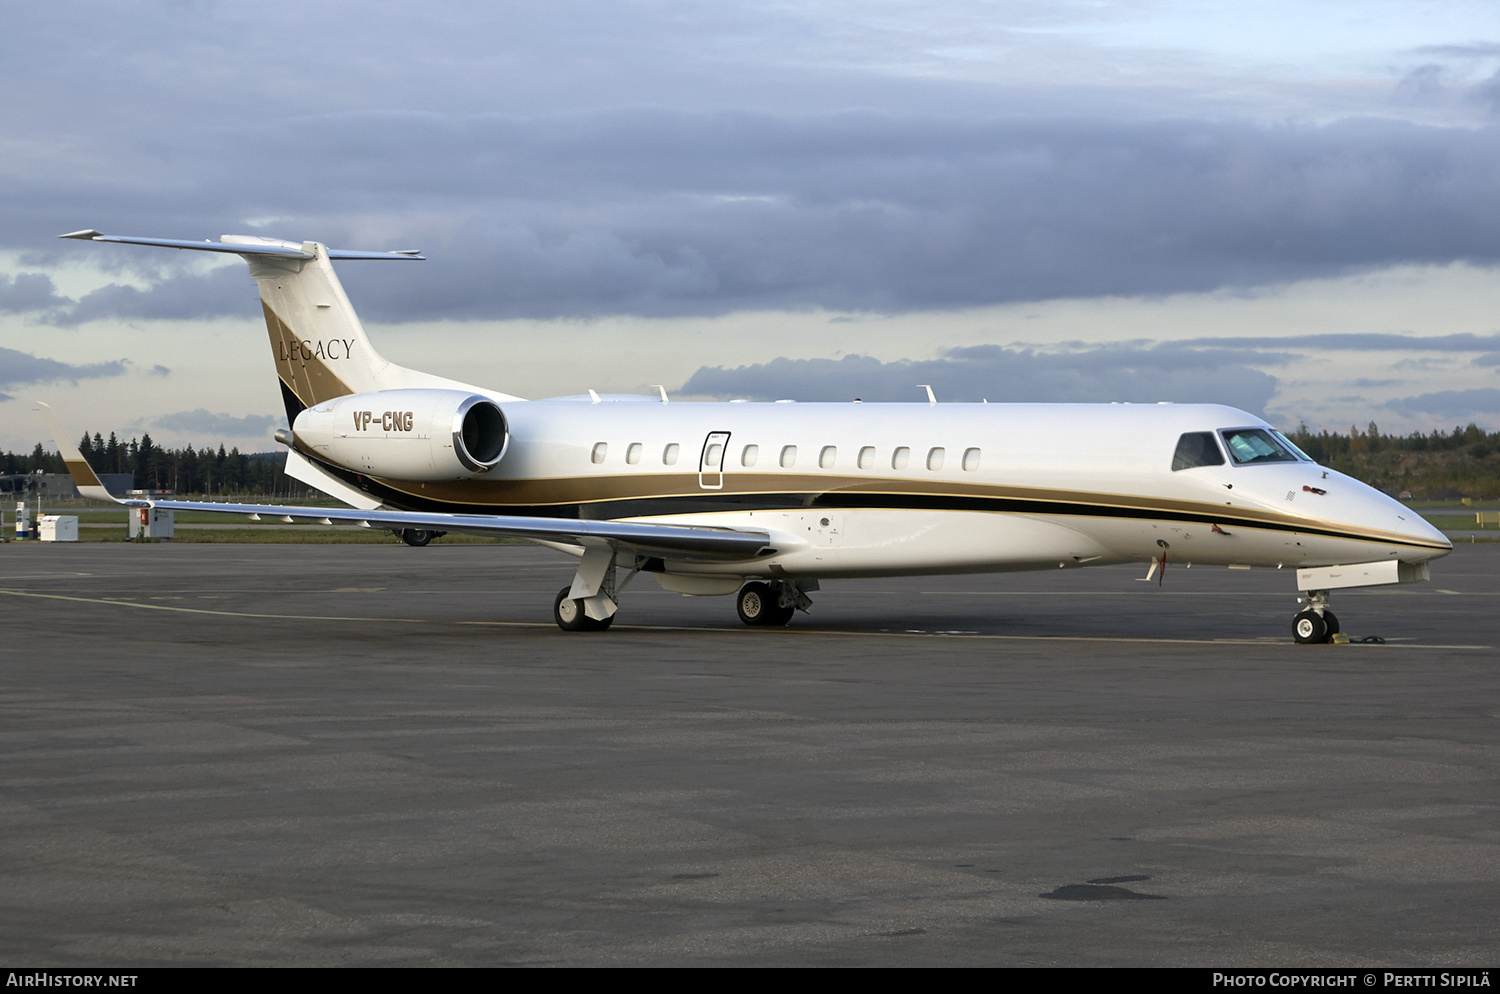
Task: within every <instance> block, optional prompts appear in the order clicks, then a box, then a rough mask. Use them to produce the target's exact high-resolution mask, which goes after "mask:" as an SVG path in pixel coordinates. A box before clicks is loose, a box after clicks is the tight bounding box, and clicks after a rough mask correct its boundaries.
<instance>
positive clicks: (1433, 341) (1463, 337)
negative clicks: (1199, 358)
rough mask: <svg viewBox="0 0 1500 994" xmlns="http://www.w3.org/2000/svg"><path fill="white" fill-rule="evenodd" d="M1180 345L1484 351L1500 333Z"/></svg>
mask: <svg viewBox="0 0 1500 994" xmlns="http://www.w3.org/2000/svg"><path fill="white" fill-rule="evenodd" d="M1179 344H1182V345H1188V346H1224V347H1227V348H1245V349H1263V348H1281V349H1354V350H1357V351H1360V352H1370V351H1375V350H1382V351H1386V350H1390V351H1399V350H1405V351H1411V352H1483V351H1486V350H1489V349H1500V334H1497V335H1474V334H1470V333H1468V332H1463V333H1460V334H1455V335H1399V334H1388V333H1381V332H1351V333H1347V334H1338V335H1284V336H1279V337H1278V336H1274V335H1256V336H1239V337H1226V338H1193V339H1187V340H1184V341H1182V342H1180V343H1179Z"/></svg>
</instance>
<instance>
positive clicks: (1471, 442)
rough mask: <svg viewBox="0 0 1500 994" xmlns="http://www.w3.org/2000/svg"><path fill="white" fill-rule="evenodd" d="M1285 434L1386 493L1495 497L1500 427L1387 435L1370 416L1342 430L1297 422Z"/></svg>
mask: <svg viewBox="0 0 1500 994" xmlns="http://www.w3.org/2000/svg"><path fill="white" fill-rule="evenodd" d="M1287 437H1288V438H1290V439H1291V440H1292V441H1293V442H1295V443H1296V444H1297V446H1298V448H1300V449H1301V450H1302V451H1303V452H1306V453H1307V454H1308V455H1310V456H1312V457H1313V459H1315V460H1317V461H1318V462H1319V463H1322V464H1323V465H1324V466H1327V467H1328V468H1330V469H1336V470H1338V471H1339V472H1340V473H1345V474H1348V475H1349V476H1352V477H1354V478H1355V479H1356V480H1360V481H1362V482H1364V483H1368V484H1369V485H1370V486H1372V487H1376V488H1378V489H1381V490H1384V491H1386V492H1388V493H1392V494H1397V495H1399V494H1401V493H1410V494H1411V495H1412V496H1413V497H1416V498H1423V497H1427V496H1428V495H1430V494H1433V493H1435V492H1437V491H1439V490H1457V491H1459V492H1461V493H1462V494H1464V495H1465V496H1467V497H1500V432H1491V433H1486V432H1485V430H1484V429H1483V428H1480V427H1479V426H1478V425H1475V424H1470V425H1468V426H1467V427H1462V428H1459V427H1455V428H1454V429H1453V431H1451V432H1444V431H1439V430H1433V431H1432V432H1430V433H1428V434H1425V435H1424V434H1423V433H1422V432H1419V431H1418V432H1412V433H1411V434H1410V435H1387V434H1385V433H1384V432H1382V431H1381V430H1380V427H1379V426H1378V425H1376V424H1375V422H1373V421H1371V422H1370V424H1369V426H1368V427H1366V428H1365V430H1364V431H1361V430H1360V429H1359V427H1358V426H1357V425H1356V426H1354V427H1352V428H1350V429H1349V434H1347V435H1344V434H1341V433H1339V432H1330V431H1321V432H1318V433H1317V434H1314V433H1313V432H1312V430H1311V429H1309V428H1308V427H1307V425H1305V424H1303V425H1298V426H1297V429H1296V431H1292V432H1289V433H1288V435H1287Z"/></svg>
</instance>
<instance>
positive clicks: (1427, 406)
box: [1383, 387, 1500, 419]
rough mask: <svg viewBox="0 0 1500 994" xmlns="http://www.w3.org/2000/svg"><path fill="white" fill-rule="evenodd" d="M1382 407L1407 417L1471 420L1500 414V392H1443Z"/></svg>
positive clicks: (1403, 399)
mask: <svg viewBox="0 0 1500 994" xmlns="http://www.w3.org/2000/svg"><path fill="white" fill-rule="evenodd" d="M1383 406H1385V407H1387V408H1389V409H1390V410H1392V411H1395V412H1396V413H1398V414H1402V415H1405V416H1408V417H1411V416H1414V415H1416V414H1429V415H1434V414H1435V415H1437V416H1439V417H1448V418H1459V419H1462V418H1469V417H1473V416H1474V415H1476V414H1500V389H1496V388H1495V387H1484V388H1482V389H1478V390H1440V391H1438V392H1436V393H1424V394H1421V395H1419V396H1416V397H1402V398H1400V399H1399V400H1391V401H1387V402H1386V403H1385V404H1384V405H1383Z"/></svg>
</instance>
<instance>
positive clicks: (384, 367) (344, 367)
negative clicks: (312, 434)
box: [220, 235, 413, 424]
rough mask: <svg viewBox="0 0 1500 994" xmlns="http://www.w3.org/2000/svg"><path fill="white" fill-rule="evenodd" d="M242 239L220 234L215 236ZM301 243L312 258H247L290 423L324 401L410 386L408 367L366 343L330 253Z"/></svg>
mask: <svg viewBox="0 0 1500 994" xmlns="http://www.w3.org/2000/svg"><path fill="white" fill-rule="evenodd" d="M241 237H243V236H236V235H225V236H224V237H223V238H222V239H220V240H221V241H225V242H228V241H231V240H236V241H237V240H238V239H239V238H241ZM246 240H247V241H248V239H246ZM246 248H249V246H246ZM305 248H306V249H308V250H309V252H310V253H311V256H312V257H311V258H295V257H292V258H288V257H286V256H275V255H251V254H249V253H248V252H247V253H246V255H245V261H246V262H248V263H249V264H250V276H251V277H252V278H253V279H254V280H255V283H256V286H257V287H258V288H259V289H260V305H261V308H262V310H264V311H265V315H266V330H267V331H268V332H269V333H270V336H271V357H272V359H273V361H274V362H275V364H276V376H277V378H278V379H280V381H281V397H282V400H283V402H284V403H285V404H286V415H287V423H288V424H291V423H292V422H294V421H296V420H297V415H298V414H300V413H302V411H303V410H305V409H306V408H309V407H311V406H313V405H314V404H318V403H321V402H322V401H325V400H333V399H334V398H335V397H343V396H345V395H346V394H351V393H366V392H368V391H371V390H385V389H397V388H400V387H404V386H407V385H409V383H408V377H407V376H404V375H403V374H409V373H411V372H413V371H411V370H406V369H403V368H402V367H400V366H395V365H392V364H391V363H390V362H388V361H387V360H386V359H385V358H384V357H382V356H381V355H380V353H378V352H376V351H375V348H374V346H372V345H371V344H370V339H369V338H368V337H367V336H366V335H365V329H364V326H363V325H361V324H360V323H359V315H357V314H355V313H354V307H353V305H352V304H350V303H349V298H348V296H347V295H345V293H344V288H343V286H342V285H341V284H340V283H339V278H338V276H337V274H335V273H334V271H333V263H332V262H330V261H329V258H328V250H327V249H326V248H325V247H324V246H322V245H318V244H317V243H315V242H308V243H306V244H305Z"/></svg>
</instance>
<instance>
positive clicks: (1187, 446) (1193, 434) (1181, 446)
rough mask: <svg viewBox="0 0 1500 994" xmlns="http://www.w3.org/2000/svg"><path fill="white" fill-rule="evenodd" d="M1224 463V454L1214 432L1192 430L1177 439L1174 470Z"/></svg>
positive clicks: (1173, 461) (1173, 457)
mask: <svg viewBox="0 0 1500 994" xmlns="http://www.w3.org/2000/svg"><path fill="white" fill-rule="evenodd" d="M1222 465H1224V454H1223V453H1222V452H1220V451H1219V444H1218V443H1217V442H1215V441H1214V433H1213V432H1211V431H1190V432H1188V433H1187V434H1185V435H1183V436H1182V437H1181V438H1179V439H1178V440H1177V452H1176V453H1174V454H1173V456H1172V472H1174V473H1175V472H1177V471H1178V470H1179V469H1193V468H1194V467H1196V466H1222Z"/></svg>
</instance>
